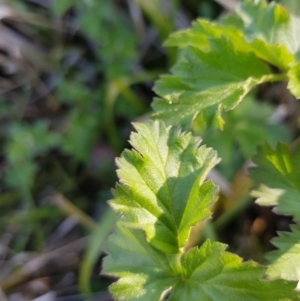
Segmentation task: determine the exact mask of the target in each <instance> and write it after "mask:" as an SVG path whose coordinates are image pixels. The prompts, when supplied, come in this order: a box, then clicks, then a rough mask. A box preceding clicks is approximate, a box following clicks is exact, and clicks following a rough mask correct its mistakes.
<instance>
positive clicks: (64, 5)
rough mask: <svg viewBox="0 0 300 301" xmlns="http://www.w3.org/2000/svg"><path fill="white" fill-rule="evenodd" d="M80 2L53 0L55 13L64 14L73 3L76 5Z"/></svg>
mask: <svg viewBox="0 0 300 301" xmlns="http://www.w3.org/2000/svg"><path fill="white" fill-rule="evenodd" d="M78 2H79V0H63V1H61V0H54V1H53V2H52V9H53V11H54V13H55V14H57V15H62V14H64V13H65V12H66V11H67V10H68V9H70V8H71V7H72V6H73V5H76V4H77V3H78Z"/></svg>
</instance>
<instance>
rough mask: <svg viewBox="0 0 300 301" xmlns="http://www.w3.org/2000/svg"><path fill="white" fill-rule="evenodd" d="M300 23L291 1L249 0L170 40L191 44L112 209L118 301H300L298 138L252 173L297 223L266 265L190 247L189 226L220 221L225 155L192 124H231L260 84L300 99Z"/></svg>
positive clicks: (108, 267) (127, 166) (128, 157)
mask: <svg viewBox="0 0 300 301" xmlns="http://www.w3.org/2000/svg"><path fill="white" fill-rule="evenodd" d="M299 29H300V20H299V19H298V18H297V17H294V16H292V15H289V14H288V13H287V11H286V10H285V9H284V8H283V7H282V6H279V5H277V4H275V3H271V4H267V3H266V2H265V1H251V0H247V1H244V2H242V4H241V5H240V6H239V7H238V9H237V11H236V12H235V13H234V14H229V15H227V16H225V17H223V18H221V19H220V20H219V21H218V23H212V22H208V21H206V20H198V21H196V22H195V23H194V24H193V26H192V28H190V29H188V30H185V31H181V32H178V33H175V34H173V35H172V36H171V37H170V38H169V39H168V41H167V42H166V45H167V46H176V47H178V48H180V49H181V51H180V54H179V58H178V60H177V62H176V64H175V66H174V67H173V68H172V70H171V74H170V75H165V76H163V77H161V79H160V80H159V81H158V82H157V84H156V86H155V92H156V93H157V95H158V96H159V98H157V99H155V100H154V103H153V108H154V110H155V113H154V114H153V119H155V120H152V121H147V122H144V123H136V124H134V127H135V129H136V132H133V133H132V134H131V138H130V143H131V145H132V147H133V149H132V150H125V151H124V152H123V154H122V155H121V157H120V158H119V159H117V165H118V168H119V169H118V171H117V172H118V176H119V179H120V181H119V183H117V185H116V188H115V190H114V192H113V193H114V199H113V200H112V201H110V204H111V206H112V207H113V208H114V210H115V211H116V212H118V213H119V214H120V222H119V223H118V226H117V230H116V233H115V234H113V235H112V236H111V237H110V238H109V240H108V244H107V247H106V252H107V253H108V256H107V257H106V258H105V259H104V264H103V273H105V274H109V275H112V276H116V277H118V278H119V279H118V280H117V281H116V282H115V283H114V284H112V285H111V287H110V290H111V292H112V294H113V295H114V297H115V298H116V300H128V301H129V300H130V301H138V300H141V301H155V300H156V301H159V300H172V301H185V300H189V301H193V300H195V301H196V300H197V301H198V300H201V301H219V300H228V301H240V300H249V301H256V300H264V301H265V300H269V301H275V300H282V301H283V300H300V295H299V290H298V291H297V289H296V287H297V283H298V282H299V280H300V243H299V242H300V147H299V146H297V143H295V144H296V146H295V144H293V147H289V146H287V145H284V144H278V146H277V147H276V148H275V149H274V148H273V147H271V146H270V145H269V144H268V143H265V144H263V145H262V146H261V147H260V148H259V150H258V153H257V154H256V155H255V156H254V158H253V162H254V164H255V166H254V167H253V168H251V169H250V176H251V178H253V179H254V181H255V182H256V183H257V185H256V187H255V188H254V189H253V190H252V192H251V195H252V196H254V197H256V198H257V203H258V204H260V205H261V206H274V208H275V212H276V213H278V214H283V215H289V216H292V217H293V221H294V224H293V225H291V232H288V233H286V232H282V233H279V235H278V237H276V238H275V239H273V244H274V245H275V246H276V247H277V249H276V250H275V251H272V252H270V253H269V254H267V259H268V261H269V264H268V265H267V266H260V265H259V264H258V263H255V262H253V261H249V262H243V260H242V258H240V257H238V256H237V255H235V254H232V253H229V252H227V251H226V245H224V244H222V243H219V242H211V241H210V240H206V241H205V242H204V243H203V244H202V245H201V246H200V247H198V246H197V247H193V248H190V249H188V248H186V245H187V241H188V238H189V234H190V229H191V227H192V226H194V225H196V224H197V223H199V222H203V221H206V220H207V219H209V218H210V216H211V211H210V209H209V208H210V207H211V205H212V204H213V203H214V202H215V201H216V199H217V195H218V188H217V187H216V185H214V183H212V182H211V181H206V176H207V174H208V172H209V171H210V170H211V169H212V168H213V167H214V166H215V165H216V164H218V162H219V158H218V154H217V152H216V151H214V150H213V149H212V148H210V147H208V146H205V145H203V144H201V138H200V137H198V136H197V135H196V134H195V131H194V129H195V128H198V129H199V128H201V129H202V131H204V130H205V129H207V128H209V127H211V126H215V127H219V128H223V127H226V124H224V120H223V118H222V114H223V115H224V114H225V115H226V111H229V110H232V109H234V108H235V107H236V106H237V105H238V104H239V103H240V102H241V101H243V99H244V97H245V95H246V94H248V93H249V91H251V90H252V89H253V88H254V87H255V86H257V85H259V84H262V83H268V82H271V83H272V82H277V81H286V82H287V87H288V90H289V91H290V93H291V94H292V95H294V96H295V97H296V98H299V97H300V31H299ZM244 101H247V99H245V100H244Z"/></svg>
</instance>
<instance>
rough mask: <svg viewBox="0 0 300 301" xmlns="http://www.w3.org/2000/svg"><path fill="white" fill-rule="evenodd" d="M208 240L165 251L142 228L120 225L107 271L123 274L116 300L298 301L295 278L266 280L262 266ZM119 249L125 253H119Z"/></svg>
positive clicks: (106, 262) (116, 288)
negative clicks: (174, 252)
mask: <svg viewBox="0 0 300 301" xmlns="http://www.w3.org/2000/svg"><path fill="white" fill-rule="evenodd" d="M225 248H226V246H225V245H224V244H221V243H211V242H210V241H209V240H207V241H206V242H205V243H204V244H203V245H202V246H201V247H200V248H193V249H191V250H190V251H189V252H188V253H187V254H183V255H181V256H179V255H166V254H164V253H162V252H160V251H159V250H157V249H155V248H153V247H151V246H150V245H149V244H148V243H147V241H146V239H145V237H144V235H143V233H142V232H141V231H139V230H130V229H128V228H122V227H119V228H118V232H117V234H115V235H113V236H111V237H110V239H109V241H108V246H107V248H106V251H107V252H108V254H109V255H108V256H107V257H106V258H105V259H104V266H103V268H104V273H107V274H109V275H112V276H117V277H121V278H120V279H119V280H118V281H117V282H116V283H114V284H112V285H111V287H110V290H111V292H112V293H113V295H114V297H115V298H116V299H117V300H120V301H122V300H127V301H159V300H162V296H164V295H167V293H168V292H171V295H170V297H169V299H168V300H170V301H183V300H189V301H199V300H201V301H219V300H222V301H240V300H243V301H261V300H264V301H276V300H278V301H279V300H282V301H283V300H285V301H288V300H296V296H297V295H296V292H295V291H293V289H294V287H295V283H287V282H285V281H282V280H277V281H273V282H268V281H264V280H262V279H261V278H262V276H263V273H264V268H262V267H259V266H258V265H257V264H255V263H253V262H246V263H242V259H241V258H240V257H238V256H236V255H234V254H231V253H228V252H225V251H224V250H225ZM120 254H122V255H121V256H120Z"/></svg>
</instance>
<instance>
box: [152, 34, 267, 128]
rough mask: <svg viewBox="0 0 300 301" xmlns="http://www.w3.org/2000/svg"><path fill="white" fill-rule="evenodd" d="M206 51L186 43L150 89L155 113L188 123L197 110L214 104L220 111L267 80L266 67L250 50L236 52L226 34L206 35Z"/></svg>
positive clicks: (167, 118)
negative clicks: (152, 89)
mask: <svg viewBox="0 0 300 301" xmlns="http://www.w3.org/2000/svg"><path fill="white" fill-rule="evenodd" d="M209 48H210V50H209V51H208V52H206V51H203V50H201V49H199V48H196V47H192V46H191V47H188V48H187V49H185V51H184V52H183V54H182V56H181V58H180V59H179V61H178V62H177V64H176V65H175V67H174V68H173V69H172V75H167V76H163V77H162V78H161V79H160V80H159V81H158V82H157V84H156V86H155V88H154V90H155V92H156V93H157V94H158V95H159V96H160V97H161V99H156V100H155V101H154V104H153V107H154V109H155V110H156V111H157V113H156V114H155V117H158V118H162V119H163V120H165V121H166V122H167V123H169V124H177V123H178V121H180V122H181V125H182V126H185V127H189V126H190V125H191V124H192V121H193V120H194V118H195V117H196V116H197V114H198V113H199V111H201V110H203V109H206V108H209V107H214V108H215V109H212V110H211V111H213V112H217V113H214V114H220V113H221V112H220V110H218V107H219V106H221V108H222V109H224V110H230V109H232V108H234V107H235V106H236V105H237V104H238V103H239V102H240V101H241V100H242V98H243V97H244V96H245V95H246V94H247V93H248V92H249V91H250V90H251V89H252V88H253V87H254V86H255V85H257V84H259V83H261V82H264V81H266V80H267V76H268V75H270V71H269V68H268V67H267V65H266V64H265V63H263V62H262V61H261V60H260V59H258V58H257V57H255V56H254V55H253V54H252V53H243V52H237V51H236V50H235V49H234V46H233V44H232V42H231V41H230V40H229V39H227V38H224V37H222V38H220V39H210V41H209Z"/></svg>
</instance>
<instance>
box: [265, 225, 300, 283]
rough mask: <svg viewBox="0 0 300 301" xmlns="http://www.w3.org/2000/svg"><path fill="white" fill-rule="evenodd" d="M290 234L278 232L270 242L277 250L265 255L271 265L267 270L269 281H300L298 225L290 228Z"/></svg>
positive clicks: (299, 228) (299, 227)
mask: <svg viewBox="0 0 300 301" xmlns="http://www.w3.org/2000/svg"><path fill="white" fill-rule="evenodd" d="M291 229H292V232H279V233H278V234H279V236H278V237H276V238H274V239H273V240H272V244H273V245H275V246H276V247H277V248H278V250H276V251H272V252H270V253H268V254H267V256H266V258H267V259H268V260H269V261H271V262H272V263H271V264H270V265H269V266H268V268H267V273H266V275H267V277H268V278H269V279H276V278H281V279H286V280H293V281H299V280H300V265H299V264H297V263H299V262H300V225H297V226H295V225H293V226H291Z"/></svg>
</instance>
